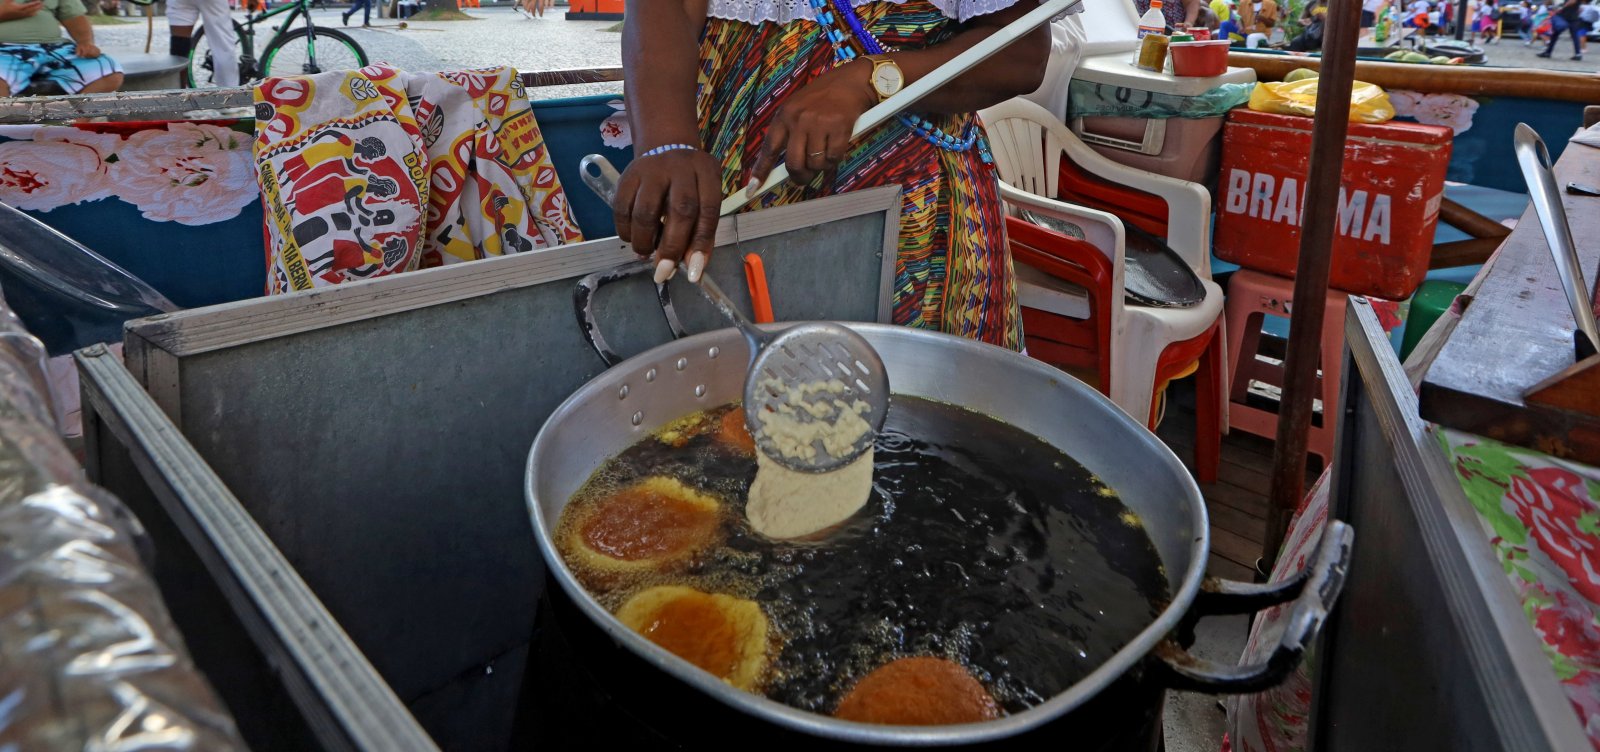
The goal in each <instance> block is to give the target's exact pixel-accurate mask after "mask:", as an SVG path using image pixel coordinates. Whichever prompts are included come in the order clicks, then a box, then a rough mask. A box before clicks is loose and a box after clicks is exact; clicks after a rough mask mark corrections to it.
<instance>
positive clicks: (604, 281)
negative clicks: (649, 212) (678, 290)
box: [572, 261, 688, 367]
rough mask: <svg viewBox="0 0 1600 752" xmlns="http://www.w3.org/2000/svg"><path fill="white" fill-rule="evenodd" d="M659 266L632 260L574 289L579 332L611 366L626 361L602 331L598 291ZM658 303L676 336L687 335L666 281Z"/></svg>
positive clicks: (658, 292)
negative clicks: (596, 298)
mask: <svg viewBox="0 0 1600 752" xmlns="http://www.w3.org/2000/svg"><path fill="white" fill-rule="evenodd" d="M654 272H655V266H654V265H653V264H651V263H650V262H649V261H630V262H628V263H626V264H623V265H621V266H618V267H616V268H614V269H607V270H605V271H601V272H595V273H594V274H590V275H589V276H587V277H584V278H583V279H580V280H578V286H577V288H575V289H574V290H573V291H572V307H573V312H574V313H576V314H577V315H578V331H580V332H582V333H583V338H584V340H586V341H587V342H588V343H589V346H590V347H592V348H594V351H595V353H596V354H598V355H599V356H600V360H602V361H604V362H605V364H606V366H607V367H610V366H614V365H616V364H618V363H621V362H622V361H623V357H622V356H621V355H620V354H618V353H617V351H615V350H613V349H611V346H610V345H609V344H607V343H606V338H605V335H602V334H601V333H600V322H599V320H598V319H597V318H596V317H595V315H594V294H595V293H596V292H598V291H599V290H600V288H602V287H605V286H606V285H609V284H611V283H612V282H618V281H621V280H624V279H627V278H629V277H632V276H634V275H636V274H645V273H652V274H653V273H654ZM656 302H658V303H660V304H661V314H662V315H663V316H665V317H666V319H667V328H668V329H670V330H672V338H673V339H678V338H679V337H683V336H686V335H687V334H688V332H686V331H684V329H683V324H682V322H680V321H678V312H677V310H675V309H674V308H673V307H672V294H671V293H669V292H667V286H666V284H665V283H663V284H658V285H656Z"/></svg>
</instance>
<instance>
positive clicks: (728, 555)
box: [574, 396, 1167, 713]
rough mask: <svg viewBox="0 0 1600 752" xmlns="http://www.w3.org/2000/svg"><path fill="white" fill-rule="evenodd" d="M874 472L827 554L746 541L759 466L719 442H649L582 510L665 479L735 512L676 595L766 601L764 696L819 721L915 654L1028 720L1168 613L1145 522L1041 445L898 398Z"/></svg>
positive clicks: (620, 593) (818, 545)
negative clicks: (965, 674)
mask: <svg viewBox="0 0 1600 752" xmlns="http://www.w3.org/2000/svg"><path fill="white" fill-rule="evenodd" d="M713 425H714V424H713ZM875 465H876V467H875V469H874V476H873V494H872V499H871V501H870V502H868V504H867V506H866V508H865V509H863V510H862V511H861V512H860V513H858V514H857V515H856V516H855V517H853V518H851V519H850V520H849V521H847V522H846V523H844V524H843V525H842V526H840V527H838V528H836V529H834V530H833V531H831V532H830V533H828V534H827V535H826V536H823V537H822V538H821V539H820V540H817V541H808V542H792V541H791V542H781V541H772V540H769V539H767V538H764V537H762V536H760V535H757V534H756V533H754V532H753V531H751V530H750V529H749V527H748V525H747V524H746V523H745V521H744V514H743V504H744V498H745V492H746V491H747V490H748V488H749V486H750V482H751V480H752V479H753V478H754V475H755V461H754V459H753V457H751V456H749V455H743V454H740V453H738V452H737V451H734V450H729V449H726V448H725V445H724V444H722V443H720V442H718V441H717V440H716V439H714V438H712V437H711V436H710V435H701V436H697V437H695V438H693V439H692V440H690V442H689V443H688V444H687V445H684V446H682V447H677V448H674V447H671V446H669V445H667V444H665V443H663V442H660V441H657V440H655V439H650V440H646V441H643V442H640V443H639V444H637V445H635V446H634V447H631V448H629V449H628V450H626V451H624V452H623V453H622V454H621V455H619V456H618V457H616V458H614V459H613V460H612V461H611V462H609V463H607V465H606V466H605V467H604V468H602V469H601V471H600V472H598V473H596V476H595V478H594V479H593V480H592V481H591V483H590V486H588V487H586V488H585V489H584V491H583V492H580V498H579V499H577V500H575V501H574V504H575V505H576V504H579V503H582V499H583V498H590V497H593V496H594V495H595V494H596V493H597V492H603V491H604V490H606V489H607V488H615V487H617V485H620V484H625V483H627V482H630V481H631V480H633V479H636V478H640V477H643V476H646V475H655V474H665V475H670V476H672V477H676V478H678V479H680V480H682V481H684V482H685V483H688V484H690V485H694V486H699V487H701V488H703V489H705V490H707V491H709V492H712V493H714V494H716V495H719V496H721V497H723V498H725V499H728V500H729V501H730V502H731V505H730V509H729V514H728V515H727V521H726V522H725V523H724V525H723V531H722V533H723V535H724V540H723V542H722V545H720V546H719V547H717V548H715V549H713V550H712V552H711V553H709V554H707V555H705V556H703V557H702V558H701V559H700V560H699V561H698V562H697V563H696V565H695V566H694V567H693V568H692V569H691V571H689V572H687V573H683V574H678V575H675V576H671V577H669V578H668V579H670V580H673V581H678V582H682V583H683V584H687V585H691V586H697V587H700V588H702V589H705V590H711V591H719V592H727V593H731V594H736V595H739V596H741V597H748V598H753V599H754V600H756V601H757V602H759V603H761V604H762V606H763V608H764V609H765V610H766V613H767V616H768V618H769V619H770V620H771V623H772V626H773V627H774V628H775V631H776V632H777V639H776V640H775V643H774V656H773V661H772V671H771V676H770V678H769V679H768V681H767V684H766V690H765V691H766V694H767V696H768V697H771V698H772V699H774V700H777V701H780V702H783V703H787V704H789V705H792V706H795V707H798V708H802V709H805V710H810V711H814V712H818V713H829V712H831V711H832V710H833V708H834V706H836V705H837V704H838V702H839V699H840V698H841V697H842V696H843V694H844V693H845V692H847V691H848V690H849V689H850V687H851V686H852V685H853V684H854V683H855V682H856V680H858V679H859V678H860V677H861V676H862V675H864V674H865V673H867V672H868V671H871V670H872V669H874V668H876V667H878V666H880V665H882V664H883V663H886V662H888V661H889V660H892V659H894V658H898V657H904V656H911V655H938V656H944V657H947V658H950V659H952V660H955V661H957V662H960V663H962V664H964V665H966V666H967V667H968V668H969V669H970V670H971V671H972V672H973V675H974V676H976V677H977V678H978V680H979V681H981V682H982V683H983V684H984V686H986V687H987V688H988V689H989V691H990V692H991V693H992V694H993V695H994V697H995V699H996V700H997V701H998V702H999V703H1000V705H1001V707H1002V708H1004V709H1005V710H1006V711H1007V712H1017V711H1020V710H1023V709H1025V708H1028V707H1030V706H1033V705H1036V704H1038V703H1041V702H1043V701H1045V700H1047V699H1049V698H1050V697H1051V696H1053V695H1055V694H1057V693H1058V692H1061V691H1062V690H1065V689H1066V688H1068V687H1070V686H1072V685H1073V684H1074V683H1075V682H1077V681H1078V680H1079V679H1081V678H1083V677H1084V676H1085V675H1086V674H1088V673H1089V672H1090V671H1091V670H1093V669H1094V668H1095V667H1097V666H1099V665H1100V664H1101V663H1102V662H1104V661H1105V660H1106V659H1108V658H1109V657H1110V656H1111V655H1112V654H1113V653H1114V652H1116V650H1117V649H1118V648H1120V647H1122V646H1123V645H1124V644H1126V643H1127V642H1128V641H1129V640H1130V639H1132V638H1133V636H1134V635H1136V634H1137V633H1138V632H1139V631H1140V630H1142V629H1144V628H1145V627H1146V626H1148V625H1149V623H1150V621H1151V620H1152V619H1153V618H1154V616H1155V614H1156V606H1157V604H1160V603H1165V602H1166V599H1167V592H1166V578H1165V576H1164V575H1163V573H1162V571H1161V569H1160V565H1159V564H1160V562H1159V558H1158V557H1157V555H1156V553H1155V550H1154V548H1153V547H1152V545H1151V543H1150V539H1149V537H1148V536H1147V535H1146V534H1145V532H1144V529H1143V528H1142V527H1141V526H1140V524H1139V522H1138V520H1137V518H1136V517H1135V516H1134V515H1133V514H1132V513H1131V512H1130V511H1129V510H1128V509H1127V507H1125V506H1123V505H1122V503H1121V502H1120V501H1118V500H1117V498H1116V496H1115V494H1114V493H1112V492H1111V491H1110V489H1108V488H1106V487H1105V486H1104V485H1103V484H1102V483H1100V482H1099V480H1098V479H1096V478H1095V477H1094V476H1093V475H1091V474H1090V473H1089V472H1088V471H1087V470H1085V469H1084V468H1083V466H1081V465H1079V464H1078V463H1077V462H1075V461H1073V460H1072V459H1071V458H1070V457H1068V456H1066V455H1065V454H1062V453H1061V452H1060V451H1059V450H1057V449H1056V448H1055V447H1053V446H1051V445H1049V444H1047V443H1045V442H1043V441H1041V440H1039V439H1038V438H1037V437H1034V436H1032V435H1029V434H1027V433H1025V432H1023V431H1020V430H1018V429H1016V428H1013V427H1011V426H1009V425H1007V424H1005V423H1002V422H1000V421H997V420H994V419H992V418H988V417H985V416H982V415H979V414H977V413H973V412H970V411H967V410H963V409H961V408H957V407H953V406H950V405H945V404H941V403H937V402H931V401H927V400H922V399H916V398H912V397H903V396H896V397H895V398H894V403H893V407H892V409H891V410H890V411H889V418H888V422H887V424H886V425H885V427H884V431H883V432H882V433H881V434H880V436H879V438H878V443H877V447H876V462H875ZM580 574H581V573H580ZM652 580H653V581H645V580H640V581H635V582H631V583H626V584H620V585H619V584H612V586H611V587H610V589H609V592H606V593H603V594H601V595H602V598H601V599H602V602H604V603H606V604H607V605H608V606H610V607H612V608H615V607H616V605H617V604H618V603H620V601H621V600H622V599H623V598H625V597H626V595H628V594H630V593H631V592H633V591H634V590H637V589H638V588H639V587H643V586H645V585H648V584H657V583H658V582H659V581H660V580H658V579H654V578H652Z"/></svg>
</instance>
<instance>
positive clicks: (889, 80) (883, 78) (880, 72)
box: [856, 65, 906, 97]
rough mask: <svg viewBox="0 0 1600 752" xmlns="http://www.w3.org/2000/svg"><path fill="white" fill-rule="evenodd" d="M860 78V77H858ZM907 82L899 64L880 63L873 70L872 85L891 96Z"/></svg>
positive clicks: (883, 93)
mask: <svg viewBox="0 0 1600 752" xmlns="http://www.w3.org/2000/svg"><path fill="white" fill-rule="evenodd" d="M856 80H858V81H859V80H860V79H856ZM905 82H906V79H905V74H903V73H901V72H900V66H898V65H880V66H878V67H877V70H874V71H873V72H872V86H873V88H876V89H877V90H878V93H879V94H882V95H883V96H886V97H887V96H889V95H890V94H893V93H895V92H897V91H899V90H900V87H901V86H902V85H904V84H905Z"/></svg>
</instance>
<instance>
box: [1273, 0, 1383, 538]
mask: <svg viewBox="0 0 1600 752" xmlns="http://www.w3.org/2000/svg"><path fill="white" fill-rule="evenodd" d="M1327 24H1328V25H1327V31H1326V32H1324V36H1323V44H1322V74H1321V75H1320V76H1319V77H1318V79H1317V115H1316V123H1315V125H1314V126H1313V127H1312V131H1311V169H1310V171H1309V173H1308V174H1307V175H1306V182H1307V186H1306V198H1305V213H1304V214H1303V215H1302V217H1301V224H1300V261H1299V266H1298V267H1297V268H1296V270H1295V277H1294V310H1293V312H1292V314H1293V315H1291V316H1290V317H1289V348H1288V351H1287V352H1286V353H1285V355H1284V371H1285V376H1284V383H1283V396H1282V401H1280V402H1279V403H1278V436H1277V440H1276V441H1275V442H1274V443H1273V449H1272V487H1271V494H1270V498H1269V499H1268V501H1269V503H1270V505H1269V506H1268V508H1267V535H1266V541H1265V543H1264V544H1263V549H1264V551H1263V552H1262V558H1263V559H1264V560H1265V561H1266V563H1267V565H1268V566H1269V567H1270V565H1271V563H1272V560H1273V559H1275V558H1276V557H1277V555H1278V548H1279V547H1280V546H1281V545H1282V544H1283V536H1284V535H1285V533H1287V532H1288V528H1289V520H1290V518H1291V517H1293V516H1294V510H1295V508H1296V507H1297V506H1299V504H1300V497H1301V496H1302V495H1303V494H1304V493H1305V485H1306V440H1307V435H1308V433H1309V432H1310V429H1311V400H1312V398H1313V397H1314V396H1315V395H1316V393H1317V365H1318V362H1319V361H1320V360H1321V354H1322V319H1323V315H1324V313H1325V311H1324V310H1323V308H1324V304H1325V303H1326V301H1327V296H1328V272H1329V268H1328V267H1329V262H1330V260H1331V257H1332V251H1333V233H1334V220H1335V218H1336V215H1337V213H1338V203H1339V185H1340V183H1341V182H1342V181H1341V175H1342V174H1343V171H1344V141H1345V134H1346V133H1348V132H1349V127H1350V88H1351V82H1352V81H1353V80H1354V79H1355V71H1356V41H1357V38H1358V37H1359V36H1360V33H1361V0H1331V1H1330V2H1329V3H1328V21H1327ZM1323 409H1324V410H1326V411H1328V415H1329V417H1328V418H1327V419H1328V420H1332V419H1333V418H1332V417H1331V416H1332V415H1333V414H1334V413H1335V412H1336V411H1337V410H1338V409H1339V407H1338V406H1337V405H1324V406H1323Z"/></svg>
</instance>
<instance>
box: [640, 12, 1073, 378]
mask: <svg viewBox="0 0 1600 752" xmlns="http://www.w3.org/2000/svg"><path fill="white" fill-rule="evenodd" d="M1034 6H1035V3H1034V2H1032V0H1020V2H1019V0H904V2H891V1H887V0H885V1H881V2H877V1H874V0H630V1H629V2H628V5H627V19H628V20H627V22H626V23H625V24H624V26H623V52H622V59H623V66H624V67H625V68H626V78H627V92H628V111H629V116H630V118H631V119H632V129H633V133H634V144H635V146H634V148H635V149H637V150H638V152H637V153H638V156H637V157H636V158H635V159H634V161H633V162H632V163H631V164H629V165H628V169H627V171H626V172H624V173H623V175H622V181H621V184H620V186H619V189H618V192H617V198H616V204H615V214H616V217H615V218H616V224H617V232H618V234H619V235H620V236H621V237H622V239H623V240H624V241H627V242H629V243H631V244H632V245H633V248H634V250H635V251H637V252H639V253H640V254H653V255H654V257H655V259H656V260H657V262H658V264H661V263H662V262H675V261H678V260H680V259H686V266H687V267H688V272H689V275H690V277H691V278H697V277H698V276H699V274H700V271H701V270H702V269H703V268H704V267H705V263H706V260H707V258H708V254H709V253H710V252H711V248H712V243H713V239H714V238H715V233H716V225H717V214H718V205H719V204H720V203H721V201H722V198H723V196H724V195H725V194H729V193H732V192H733V191H735V190H740V189H744V188H746V187H747V186H750V185H752V184H759V183H760V182H761V181H762V180H763V179H764V178H765V177H766V176H767V174H768V173H770V172H771V171H772V169H773V168H774V167H775V166H777V165H778V164H779V163H784V164H786V165H787V166H788V169H789V171H790V175H791V179H790V181H789V182H787V183H785V184H784V185H782V186H780V187H779V188H777V189H775V190H774V191H773V192H772V193H770V194H768V195H766V196H764V197H762V199H760V200H759V201H758V204H759V205H761V206H773V205H777V204H787V203H791V202H794V201H800V200H804V199H809V198H815V197H819V196H825V195H829V194H833V193H843V192H847V191H855V190H860V189H863V188H870V187H874V186H881V185H898V186H901V187H903V188H904V191H905V194H904V200H905V203H904V207H903V208H902V211H901V215H900V220H901V226H900V248H899V256H898V258H897V260H896V263H895V280H894V314H893V318H894V322H895V323H897V324H902V325H906V326H916V327H924V328H929V329H937V330H940V331H944V332H949V333H954V334H960V335H964V336H968V337H974V338H977V339H981V340H984V341H986V342H990V343H993V344H998V345H1003V346H1006V347H1010V348H1013V349H1016V348H1018V347H1019V346H1020V344H1021V343H1020V340H1021V336H1020V331H1019V328H1020V327H1019V318H1020V317H1019V313H1018V309H1017V300H1016V288H1015V281H1014V279H1013V276H1012V268H1011V257H1010V253H1009V250H1008V248H1007V246H1006V242H1005V235H1004V225H1003V220H1004V216H1003V212H1002V207H1001V203H1000V199H999V196H998V193H997V189H996V185H997V184H996V179H997V178H996V176H995V173H994V171H993V169H992V168H991V166H990V164H989V162H990V161H991V160H990V157H989V155H988V148H987V145H986V143H985V141H984V137H983V131H982V128H981V127H980V126H979V124H978V122H977V117H976V116H975V115H974V114H973V111H974V110H977V109H980V108H983V107H987V106H989V105H992V104H996V103H998V102H1002V101H1004V100H1006V99H1010V98H1011V97H1013V96H1017V95H1021V94H1027V93H1029V92H1032V91H1034V90H1035V89H1037V88H1038V87H1039V82H1040V81H1041V79H1042V78H1043V76H1044V70H1045V65H1046V62H1047V58H1048V56H1049V52H1050V36H1049V32H1048V30H1047V29H1044V28H1040V29H1037V30H1036V31H1035V32H1034V33H1032V34H1030V35H1029V36H1028V37H1027V38H1026V39H1024V40H1021V41H1019V42H1017V43H1016V44H1013V45H1012V46H1011V47H1010V48H1008V49H1007V50H1006V51H1004V52H1002V53H1001V54H998V55H995V56H994V57H991V58H990V59H989V60H987V61H985V62H984V63H982V64H980V65H978V66H976V67H975V68H974V69H972V70H971V71H969V72H968V73H967V74H966V75H964V76H962V77H960V78H958V79H956V80H955V81H953V82H951V83H949V84H947V85H946V86H944V87H943V88H941V89H939V90H938V91H936V92H934V93H932V94H930V95H928V96H927V97H924V98H923V99H922V100H921V101H919V102H918V103H917V104H916V109H917V112H916V113H915V114H909V113H908V114H906V115H904V116H903V117H901V118H898V119H891V120H890V121H889V122H888V123H885V124H884V125H882V126H879V127H878V128H876V129H874V130H873V131H871V132H869V133H866V134H863V135H862V136H861V138H860V139H858V140H856V141H854V142H852V141H851V139H850V131H851V127H852V125H853V124H854V123H855V121H856V118H857V117H859V116H860V115H861V114H862V113H864V112H866V111H867V109H869V108H871V107H872V106H873V105H876V104H877V103H878V102H880V101H882V100H883V99H884V98H886V97H888V96H889V95H891V94H893V93H894V92H896V91H899V90H900V89H901V88H903V87H904V86H906V85H908V84H910V83H912V82H914V81H916V80H917V79H919V78H921V77H922V76H924V75H927V73H928V72H929V71H931V70H933V69H934V68H935V67H937V66H938V65H940V64H941V63H944V62H946V61H948V60H950V59H951V58H953V57H955V56H956V54H958V53H960V52H961V51H963V50H965V49H967V48H969V47H971V46H972V45H974V44H976V43H977V42H979V41H981V40H983V39H984V38H986V37H988V36H989V35H990V34H992V33H994V31H995V30H996V29H998V28H1000V27H1001V26H1003V25H1004V24H1006V23H1007V22H1009V21H1012V20H1015V19H1017V18H1019V17H1021V16H1022V15H1023V14H1025V13H1026V12H1027V11H1029V10H1032V9H1033V7H1034Z"/></svg>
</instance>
